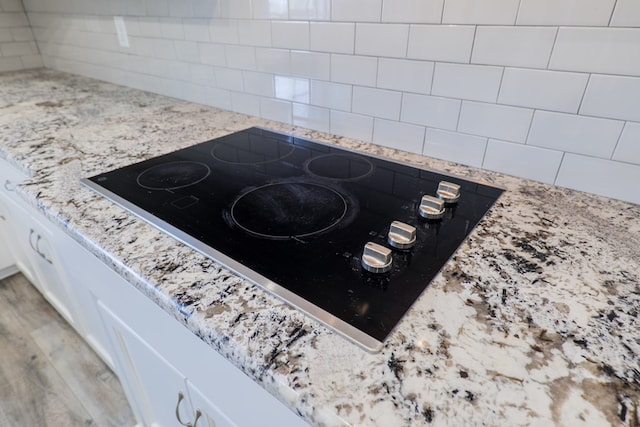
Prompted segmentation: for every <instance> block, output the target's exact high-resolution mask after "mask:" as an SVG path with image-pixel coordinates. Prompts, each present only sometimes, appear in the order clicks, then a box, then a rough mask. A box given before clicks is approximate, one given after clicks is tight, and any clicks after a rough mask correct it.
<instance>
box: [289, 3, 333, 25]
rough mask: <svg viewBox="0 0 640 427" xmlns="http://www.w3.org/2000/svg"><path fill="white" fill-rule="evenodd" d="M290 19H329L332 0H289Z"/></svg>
mask: <svg viewBox="0 0 640 427" xmlns="http://www.w3.org/2000/svg"><path fill="white" fill-rule="evenodd" d="M289 19H299V20H316V21H328V20H330V19H331V0H289Z"/></svg>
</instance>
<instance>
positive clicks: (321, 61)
mask: <svg viewBox="0 0 640 427" xmlns="http://www.w3.org/2000/svg"><path fill="white" fill-rule="evenodd" d="M291 74H293V75H295V76H300V77H307V78H311V79H319V80H329V79H330V76H331V55H329V54H328V53H315V52H307V51H292V52H291Z"/></svg>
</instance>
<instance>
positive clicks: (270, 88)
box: [242, 71, 275, 98]
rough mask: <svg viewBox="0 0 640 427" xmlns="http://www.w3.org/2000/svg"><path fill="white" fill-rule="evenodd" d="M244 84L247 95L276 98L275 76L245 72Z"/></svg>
mask: <svg viewBox="0 0 640 427" xmlns="http://www.w3.org/2000/svg"><path fill="white" fill-rule="evenodd" d="M242 82H243V87H244V91H245V92H247V93H250V94H253V95H260V96H266V97H269V98H273V97H274V96H275V89H274V83H273V74H270V73H259V72H254V71H244V72H243V73H242Z"/></svg>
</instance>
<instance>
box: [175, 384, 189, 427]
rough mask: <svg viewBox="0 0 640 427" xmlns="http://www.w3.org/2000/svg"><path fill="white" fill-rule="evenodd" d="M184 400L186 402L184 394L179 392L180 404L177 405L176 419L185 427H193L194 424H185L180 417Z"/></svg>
mask: <svg viewBox="0 0 640 427" xmlns="http://www.w3.org/2000/svg"><path fill="white" fill-rule="evenodd" d="M183 400H184V394H182V392H181V391H180V392H178V403H177V404H176V419H177V420H178V422H179V423H180V424H181V425H183V426H184V427H193V424H191V423H189V422H186V423H185V422H184V421H182V417H180V403H182V401H183Z"/></svg>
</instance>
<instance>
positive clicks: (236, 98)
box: [231, 92, 260, 116]
mask: <svg viewBox="0 0 640 427" xmlns="http://www.w3.org/2000/svg"><path fill="white" fill-rule="evenodd" d="M231 109H232V110H233V111H237V112H238V113H243V114H249V115H251V116H259V115H260V97H259V96H256V95H250V94H248V93H241V92H231Z"/></svg>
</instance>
